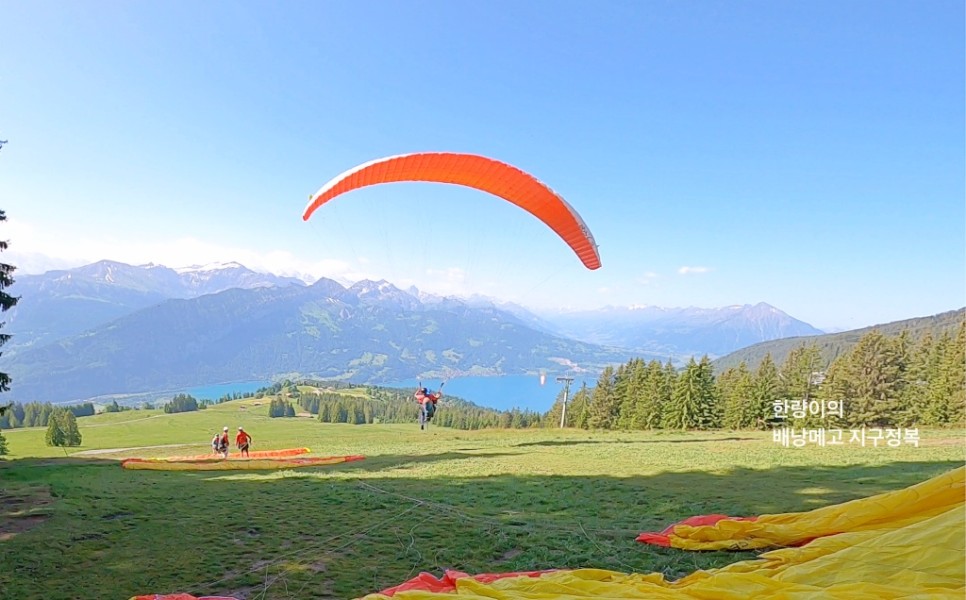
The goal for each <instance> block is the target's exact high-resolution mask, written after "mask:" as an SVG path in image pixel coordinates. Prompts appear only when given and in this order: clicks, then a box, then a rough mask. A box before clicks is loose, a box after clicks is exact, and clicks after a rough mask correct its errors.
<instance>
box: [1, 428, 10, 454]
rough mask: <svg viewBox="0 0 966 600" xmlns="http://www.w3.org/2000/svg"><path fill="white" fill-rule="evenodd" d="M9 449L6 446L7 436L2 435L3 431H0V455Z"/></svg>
mask: <svg viewBox="0 0 966 600" xmlns="http://www.w3.org/2000/svg"><path fill="white" fill-rule="evenodd" d="M9 452H10V450H9V449H8V448H7V438H5V437H3V432H2V431H0V456H4V455H5V454H8V453H9Z"/></svg>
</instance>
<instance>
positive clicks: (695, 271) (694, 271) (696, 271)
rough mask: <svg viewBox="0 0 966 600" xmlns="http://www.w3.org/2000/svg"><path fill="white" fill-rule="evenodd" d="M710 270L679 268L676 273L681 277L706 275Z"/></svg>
mask: <svg viewBox="0 0 966 600" xmlns="http://www.w3.org/2000/svg"><path fill="white" fill-rule="evenodd" d="M710 270H711V269H709V268H708V267H681V268H679V269H678V273H680V274H681V275H691V274H700V273H707V272H708V271H710Z"/></svg>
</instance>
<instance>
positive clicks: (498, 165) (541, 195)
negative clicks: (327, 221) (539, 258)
mask: <svg viewBox="0 0 966 600" xmlns="http://www.w3.org/2000/svg"><path fill="white" fill-rule="evenodd" d="M401 181H427V182H435V183H451V184H454V185H462V186H466V187H471V188H474V189H477V190H480V191H483V192H488V193H490V194H493V195H494V196H499V197H500V198H503V199H504V200H507V201H509V202H512V203H513V204H515V205H517V206H519V207H520V208H522V209H523V210H525V211H527V212H529V213H530V214H532V215H533V216H535V217H537V218H538V219H540V220H541V221H543V223H544V224H546V225H547V226H548V227H550V228H551V229H552V230H553V231H554V232H556V234H557V235H559V236H560V237H561V239H563V241H564V242H566V243H567V245H568V246H570V248H571V249H572V250H573V251H574V253H576V254H577V257H578V258H580V260H581V262H583V263H584V266H586V267H587V268H588V269H592V270H593V269H599V268H600V255H599V253H598V252H597V244H596V243H594V237H593V236H592V235H591V233H590V230H589V229H588V228H587V225H585V224H584V221H583V219H582V218H581V217H580V215H578V214H577V211H575V210H574V209H573V208H572V207H571V206H570V205H569V204H568V203H567V201H566V200H564V199H563V198H562V197H560V196H559V195H558V194H557V193H556V192H554V191H553V190H552V189H550V188H549V187H548V186H547V185H545V184H543V183H541V182H540V181H539V180H538V179H537V178H535V177H534V176H532V175H530V174H528V173H525V172H523V171H521V170H520V169H518V168H516V167H514V166H511V165H508V164H506V163H503V162H500V161H497V160H493V159H492V158H486V157H485V156H478V155H475V154H457V153H453V152H420V153H415V154H403V155H400V156H390V157H388V158H380V159H378V160H374V161H371V162H367V163H364V164H361V165H359V166H357V167H353V168H352V169H349V170H348V171H346V172H344V173H342V174H341V175H338V176H337V177H335V178H334V179H332V180H331V181H329V182H328V183H326V184H325V185H324V186H322V188H321V189H320V190H319V191H318V192H316V193H315V194H314V195H313V196H312V197H311V200H310V201H309V204H308V206H306V207H305V212H304V213H303V214H302V220H304V221H308V220H309V217H311V216H312V213H313V212H315V210H316V209H317V208H319V207H320V206H322V205H323V204H325V203H326V202H328V201H329V200H332V199H333V198H335V197H336V196H339V195H341V194H344V193H346V192H350V191H352V190H355V189H359V188H362V187H366V186H370V185H378V184H381V183H395V182H401Z"/></svg>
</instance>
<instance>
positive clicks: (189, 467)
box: [121, 454, 365, 471]
mask: <svg viewBox="0 0 966 600" xmlns="http://www.w3.org/2000/svg"><path fill="white" fill-rule="evenodd" d="M363 459H365V456H362V455H361V454H356V455H352V456H320V457H315V458H311V457H310V458H244V457H242V458H237V457H236V458H229V459H224V458H205V459H201V460H182V461H157V460H149V459H143V458H129V459H127V460H124V461H121V466H122V467H124V468H125V469H141V470H152V471H231V470H235V471H239V470H264V469H296V468H298V467H318V466H323V465H334V464H338V463H344V462H351V461H355V460H363Z"/></svg>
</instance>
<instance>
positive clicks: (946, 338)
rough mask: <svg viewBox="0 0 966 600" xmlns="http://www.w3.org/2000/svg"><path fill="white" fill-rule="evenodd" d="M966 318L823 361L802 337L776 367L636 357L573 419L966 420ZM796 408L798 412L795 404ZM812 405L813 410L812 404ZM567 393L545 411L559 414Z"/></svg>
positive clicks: (573, 410) (588, 397)
mask: <svg viewBox="0 0 966 600" xmlns="http://www.w3.org/2000/svg"><path fill="white" fill-rule="evenodd" d="M964 357H966V323H961V324H960V326H959V328H958V330H957V331H956V332H948V331H947V332H945V333H943V334H942V335H940V336H939V337H934V336H933V335H932V334H931V333H926V334H925V335H924V336H923V337H921V338H920V339H918V340H913V339H912V338H911V336H910V335H908V334H907V333H906V332H902V333H900V334H898V335H895V336H885V335H883V334H882V333H880V332H878V331H876V330H873V331H870V332H869V333H867V334H865V335H863V336H862V337H861V338H860V339H859V340H858V342H857V343H856V344H855V345H854V346H853V347H852V348H851V349H850V350H848V351H847V352H845V353H844V354H841V355H839V356H837V357H836V358H835V359H834V360H832V361H831V363H830V364H824V363H823V361H822V359H821V356H820V353H819V349H818V347H817V346H816V345H814V344H812V345H806V344H802V345H801V346H799V347H798V348H796V349H795V350H793V351H792V352H791V353H790V354H789V355H788V358H787V359H786V360H785V361H784V362H783V363H782V364H781V365H776V364H775V362H774V361H773V360H772V358H771V356H770V355H766V356H765V358H764V359H763V360H762V361H761V363H760V365H759V366H758V368H757V369H756V370H754V371H751V370H749V369H748V367H747V365H746V364H745V363H743V362H742V363H741V364H740V365H739V366H737V367H733V368H729V369H727V370H726V371H724V372H723V373H721V374H720V375H718V376H715V374H714V372H713V368H712V365H711V363H710V361H709V360H708V357H707V356H704V357H702V358H701V360H700V361H697V360H695V359H694V358H693V357H692V358H691V360H690V361H689V362H688V364H687V366H685V368H684V369H683V370H681V371H678V370H676V369H674V368H673V367H672V366H671V365H670V363H667V364H663V365H662V364H661V363H659V362H658V361H650V362H648V363H645V362H644V361H643V360H642V359H634V360H631V361H629V362H628V363H626V364H623V365H620V366H618V367H617V368H616V369H614V368H611V367H608V368H606V369H605V370H604V372H603V373H602V374H601V376H600V378H599V379H598V381H597V385H596V387H594V388H593V389H592V390H591V389H588V388H587V387H586V386H585V387H582V388H581V389H580V390H578V391H577V392H576V393H575V394H574V396H573V399H572V401H571V402H569V403H568V406H567V414H566V417H565V419H566V425H567V426H569V427H579V428H583V429H642V430H644V429H716V428H729V429H750V428H758V429H764V428H768V427H771V426H772V425H774V424H776V423H779V422H780V423H785V424H787V425H789V426H792V427H819V426H826V427H860V426H868V427H890V426H891V427H900V426H902V427H906V426H916V425H927V426H951V425H958V426H961V425H964V424H966V358H964ZM795 408H798V409H799V410H795ZM810 408H811V409H810ZM562 410H563V398H558V399H557V402H556V403H555V404H554V406H553V407H552V408H551V409H550V411H549V412H548V413H547V414H546V415H544V420H545V424H546V425H548V426H553V425H554V423H558V424H559V422H560V417H561V412H562Z"/></svg>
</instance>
